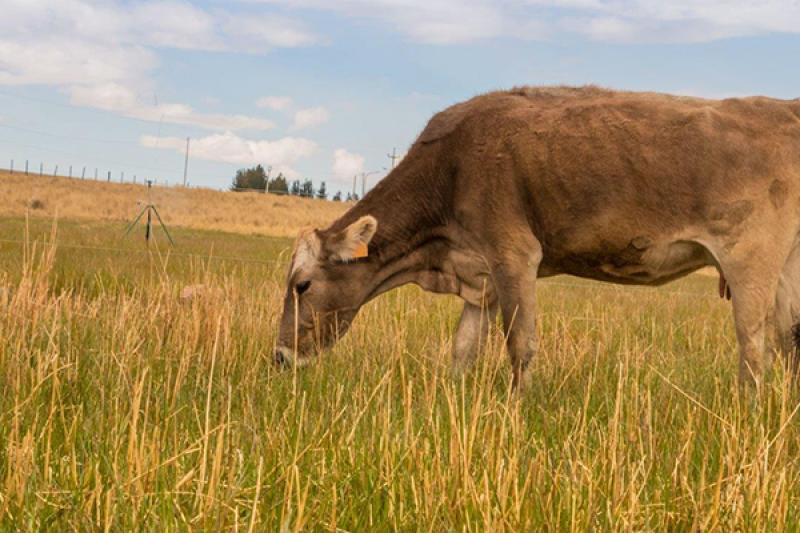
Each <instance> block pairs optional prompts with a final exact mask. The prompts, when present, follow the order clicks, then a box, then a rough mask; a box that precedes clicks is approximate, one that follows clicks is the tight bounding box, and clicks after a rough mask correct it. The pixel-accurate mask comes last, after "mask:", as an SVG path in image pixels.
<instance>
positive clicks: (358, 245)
mask: <svg viewBox="0 0 800 533" xmlns="http://www.w3.org/2000/svg"><path fill="white" fill-rule="evenodd" d="M377 229H378V221H377V220H375V217H373V216H370V215H367V216H363V217H361V218H359V219H358V220H356V221H355V222H353V223H352V224H350V225H349V226H347V227H346V228H345V229H343V230H342V231H340V232H339V233H337V234H335V235H333V236H332V237H331V238H330V241H329V242H328V243H327V250H328V254H329V258H330V259H332V260H334V261H352V260H354V259H360V258H362V257H367V256H368V255H369V241H370V240H372V237H373V236H374V235H375V232H376V231H377Z"/></svg>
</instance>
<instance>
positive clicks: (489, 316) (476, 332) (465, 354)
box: [453, 302, 497, 375]
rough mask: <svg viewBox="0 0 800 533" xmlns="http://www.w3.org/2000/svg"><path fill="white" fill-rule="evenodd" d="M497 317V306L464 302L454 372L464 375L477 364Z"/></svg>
mask: <svg viewBox="0 0 800 533" xmlns="http://www.w3.org/2000/svg"><path fill="white" fill-rule="evenodd" d="M496 316H497V305H496V304H491V305H487V306H483V307H481V306H479V305H473V304H471V303H469V302H464V310H463V311H462V312H461V320H459V321H458V329H456V335H455V339H454V340H453V372H454V374H455V375H460V374H463V373H464V372H465V371H466V370H468V369H469V368H470V367H471V366H472V364H473V363H474V362H475V358H476V357H477V355H478V352H479V351H480V350H481V348H482V347H483V346H484V345H485V344H486V339H487V338H488V337H489V328H490V326H491V324H492V323H494V320H495V317H496Z"/></svg>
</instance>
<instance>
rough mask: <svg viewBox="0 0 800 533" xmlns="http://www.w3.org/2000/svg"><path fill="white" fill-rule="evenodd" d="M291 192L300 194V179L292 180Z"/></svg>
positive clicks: (296, 194) (295, 194)
mask: <svg viewBox="0 0 800 533" xmlns="http://www.w3.org/2000/svg"><path fill="white" fill-rule="evenodd" d="M289 194H293V195H294V196H299V195H300V181H298V180H294V181H293V182H292V188H291V189H290V190H289Z"/></svg>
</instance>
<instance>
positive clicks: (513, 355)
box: [494, 240, 542, 389]
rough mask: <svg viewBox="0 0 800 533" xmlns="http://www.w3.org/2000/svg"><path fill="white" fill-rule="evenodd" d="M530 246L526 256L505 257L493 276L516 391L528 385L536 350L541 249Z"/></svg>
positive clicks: (505, 255) (533, 245)
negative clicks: (538, 276) (537, 284)
mask: <svg viewBox="0 0 800 533" xmlns="http://www.w3.org/2000/svg"><path fill="white" fill-rule="evenodd" d="M527 244H528V246H526V247H525V248H526V249H527V250H526V252H527V253H520V252H518V251H515V252H514V253H507V254H504V256H503V258H502V259H501V261H500V263H499V264H497V266H496V268H495V273H494V278H495V284H496V288H497V295H498V300H499V302H500V309H501V311H502V313H503V328H504V330H505V334H506V345H507V347H508V355H509V357H510V359H511V369H512V372H513V374H512V375H513V386H514V388H515V389H524V388H525V387H527V386H528V385H529V383H530V378H531V376H530V374H531V369H530V362H531V360H532V359H533V356H534V354H535V353H536V348H537V339H536V277H537V273H538V270H539V263H541V260H542V249H541V246H540V245H539V242H538V241H535V240H534V241H533V242H532V243H527ZM518 250H519V249H518Z"/></svg>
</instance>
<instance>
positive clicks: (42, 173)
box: [39, 163, 44, 176]
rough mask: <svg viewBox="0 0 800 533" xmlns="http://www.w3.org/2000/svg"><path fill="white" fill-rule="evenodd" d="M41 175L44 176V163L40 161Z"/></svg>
mask: <svg viewBox="0 0 800 533" xmlns="http://www.w3.org/2000/svg"><path fill="white" fill-rule="evenodd" d="M39 175H40V176H44V163H39Z"/></svg>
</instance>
